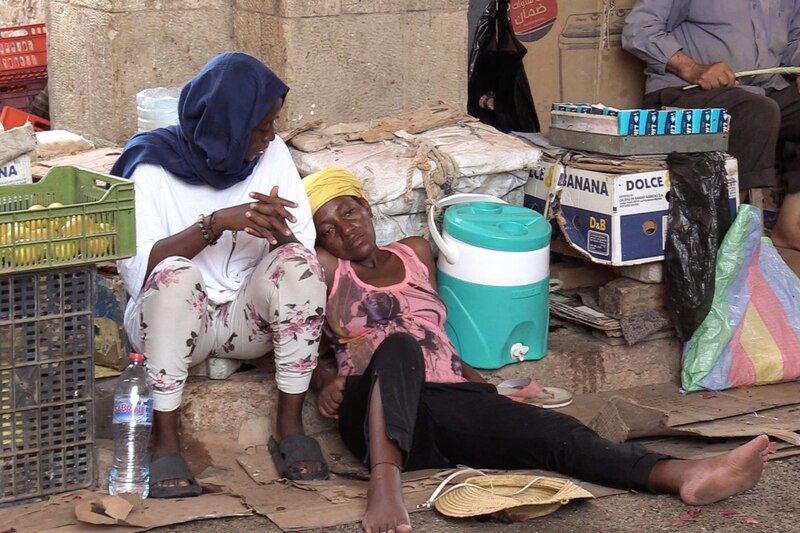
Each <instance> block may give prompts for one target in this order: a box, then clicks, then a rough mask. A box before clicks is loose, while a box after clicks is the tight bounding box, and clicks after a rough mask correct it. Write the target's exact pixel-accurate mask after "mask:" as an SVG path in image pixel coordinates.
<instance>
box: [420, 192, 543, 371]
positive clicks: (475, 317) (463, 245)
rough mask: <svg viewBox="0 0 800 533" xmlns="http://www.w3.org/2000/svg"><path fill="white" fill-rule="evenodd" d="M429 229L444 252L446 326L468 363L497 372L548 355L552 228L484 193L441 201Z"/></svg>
mask: <svg viewBox="0 0 800 533" xmlns="http://www.w3.org/2000/svg"><path fill="white" fill-rule="evenodd" d="M439 205H440V206H450V207H448V208H447V209H446V210H445V213H444V222H443V224H442V232H441V234H440V233H439V231H438V230H437V228H436V224H435V221H434V213H433V209H431V210H430V211H429V213H428V224H429V227H430V230H431V235H432V237H433V240H434V242H435V243H436V245H437V246H438V247H439V259H438V261H437V271H438V282H439V294H440V295H441V297H442V299H443V300H444V302H445V304H446V305H447V313H448V317H447V322H446V324H445V328H446V330H447V334H448V336H449V337H450V340H451V341H452V342H453V344H454V345H455V347H456V349H457V350H458V353H459V354H460V355H461V357H462V358H463V359H464V361H465V362H466V363H468V364H469V365H471V366H473V367H475V368H484V369H487V368H500V367H501V366H505V365H507V364H510V363H517V362H520V361H523V360H534V359H541V358H542V357H544V356H545V354H546V353H547V332H548V316H549V312H548V301H547V299H548V292H549V286H548V285H549V278H550V232H551V229H550V224H549V222H548V221H547V220H545V219H544V217H542V216H541V215H540V214H539V213H537V212H536V211H533V210H532V209H528V208H527V207H521V206H516V205H510V204H508V203H505V202H503V201H502V200H500V199H499V198H496V197H494V196H489V195H483V194H455V195H453V196H449V197H447V198H444V199H443V200H441V201H440V202H439Z"/></svg>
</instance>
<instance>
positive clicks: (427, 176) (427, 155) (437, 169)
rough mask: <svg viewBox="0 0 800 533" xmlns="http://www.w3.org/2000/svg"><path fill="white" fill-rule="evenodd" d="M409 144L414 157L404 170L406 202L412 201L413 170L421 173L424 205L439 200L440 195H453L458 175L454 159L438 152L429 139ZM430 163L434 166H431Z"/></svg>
mask: <svg viewBox="0 0 800 533" xmlns="http://www.w3.org/2000/svg"><path fill="white" fill-rule="evenodd" d="M409 142H411V144H412V149H414V156H413V158H412V160H411V164H410V165H409V166H408V170H406V194H405V198H406V200H407V201H409V202H410V201H411V200H412V194H413V185H414V183H413V177H414V171H415V170H419V171H421V172H422V185H423V187H424V188H425V195H426V196H427V200H426V204H427V202H430V201H431V200H437V199H439V198H441V197H442V195H444V196H447V195H450V194H453V191H454V189H455V181H456V180H457V179H458V176H459V174H460V170H459V168H458V163H456V161H455V159H453V157H452V156H451V155H450V154H448V153H447V152H444V151H442V150H440V149H439V148H438V147H437V146H436V145H435V144H433V142H432V141H431V140H430V139H426V138H424V137H420V138H419V139H418V140H417V139H409ZM431 161H432V162H433V163H434V165H431Z"/></svg>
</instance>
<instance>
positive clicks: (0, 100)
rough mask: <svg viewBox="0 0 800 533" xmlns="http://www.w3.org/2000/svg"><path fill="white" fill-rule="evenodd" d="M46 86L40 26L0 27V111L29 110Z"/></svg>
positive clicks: (44, 42)
mask: <svg viewBox="0 0 800 533" xmlns="http://www.w3.org/2000/svg"><path fill="white" fill-rule="evenodd" d="M46 86H47V33H46V31H45V25H44V24H31V25H27V26H15V27H9V28H0V108H2V107H3V106H8V107H14V108H17V109H20V110H23V111H29V109H30V105H31V102H33V99H34V98H35V97H36V95H37V94H39V92H40V91H41V90H42V89H44V88H45V87H46Z"/></svg>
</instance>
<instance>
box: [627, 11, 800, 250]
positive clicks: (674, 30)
mask: <svg viewBox="0 0 800 533" xmlns="http://www.w3.org/2000/svg"><path fill="white" fill-rule="evenodd" d="M798 10H800V2H797V1H795V0H761V1H759V2H751V1H750V0H728V1H726V2H708V1H704V2H699V1H692V0H637V2H636V4H635V6H634V8H633V10H632V11H631V13H630V14H629V15H628V17H627V19H626V20H625V28H624V30H623V33H622V45H623V47H624V48H625V49H626V50H628V51H629V52H631V53H632V54H634V55H635V56H637V57H639V58H640V59H642V60H643V61H645V63H647V67H646V69H645V74H646V77H647V81H646V86H645V97H644V104H645V106H646V107H655V108H658V107H662V106H669V107H687V108H708V107H721V108H724V109H727V110H728V112H729V113H730V116H731V128H730V138H729V139H730V140H729V147H728V151H729V152H730V154H731V155H733V156H734V157H736V158H737V159H738V161H739V190H740V191H741V194H742V199H743V200H744V199H745V198H746V195H747V192H748V191H749V190H750V189H754V188H759V187H772V186H774V185H776V173H775V167H776V164H775V160H776V148H780V147H782V145H784V144H786V143H787V141H789V142H790V143H794V142H797V141H800V95H798V90H800V81H798V80H797V79H796V80H794V81H792V82H790V81H787V79H786V78H784V77H783V76H780V75H777V74H772V75H759V76H748V77H741V78H737V77H736V76H735V73H737V72H743V71H748V70H755V69H765V68H772V67H778V66H798V65H800V48H798V41H797V32H798V30H800V16H799V15H798ZM690 84H697V85H698V86H699V87H697V88H695V89H690V90H683V87H685V86H686V85H690ZM780 168H781V170H782V173H783V178H784V181H785V183H786V198H785V199H784V201H783V205H782V206H781V209H780V214H779V217H778V220H777V222H776V225H775V228H774V229H773V231H772V239H773V241H774V242H775V244H776V245H777V246H783V247H789V248H794V249H797V250H800V157H798V155H797V152H796V151H795V149H794V147H792V148H791V149H786V150H782V156H781V161H780Z"/></svg>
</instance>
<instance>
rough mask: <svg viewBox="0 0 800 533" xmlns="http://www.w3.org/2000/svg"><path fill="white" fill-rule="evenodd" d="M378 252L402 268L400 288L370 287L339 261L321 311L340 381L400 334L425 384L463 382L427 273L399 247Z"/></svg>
mask: <svg viewBox="0 0 800 533" xmlns="http://www.w3.org/2000/svg"><path fill="white" fill-rule="evenodd" d="M381 249H382V250H387V251H389V252H391V253H393V254H395V255H396V256H397V257H399V258H400V260H401V261H402V262H403V267H404V269H405V277H404V279H403V280H402V281H401V282H399V283H396V284H394V285H389V286H386V287H374V286H372V285H369V284H367V283H364V282H363V281H361V280H360V279H359V278H358V276H357V275H356V273H355V272H354V271H353V268H352V266H351V265H350V261H346V260H342V259H339V265H338V267H337V268H336V273H335V274H334V279H333V287H332V289H331V292H330V294H329V296H328V307H327V309H326V311H325V313H326V320H325V333H326V334H327V335H328V338H329V339H330V340H331V343H332V344H333V348H334V350H335V352H336V360H337V363H338V366H339V375H340V376H349V375H354V374H363V373H364V371H365V370H366V368H367V365H369V361H370V359H371V358H372V354H373V353H375V349H376V348H377V347H378V346H379V345H380V343H381V342H383V340H384V339H385V338H386V337H387V336H389V335H390V334H392V333H398V332H403V333H408V334H409V335H411V336H412V337H414V338H415V339H417V340H418V341H419V343H420V347H421V348H422V354H423V356H424V358H425V380H426V381H428V382H432V383H461V382H465V381H466V379H465V378H464V376H463V375H462V372H461V359H460V358H459V357H458V354H456V350H455V347H454V346H453V344H452V343H451V342H450V339H449V338H448V337H447V333H446V332H445V330H444V323H445V320H446V319H447V309H446V307H445V305H444V302H442V300H441V298H439V295H438V294H436V291H435V290H434V289H433V287H432V286H431V283H430V280H429V278H428V269H427V267H426V266H425V264H424V263H423V262H422V261H420V260H419V258H418V257H417V255H416V254H415V253H414V250H412V249H411V248H409V247H408V246H406V245H404V244H402V243H399V242H395V243H392V244H389V245H388V246H385V247H382V248H381Z"/></svg>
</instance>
